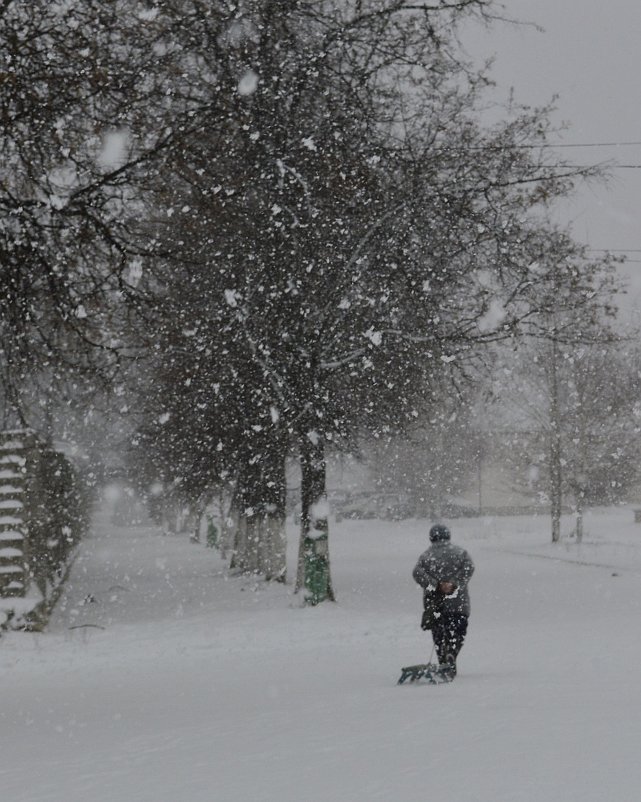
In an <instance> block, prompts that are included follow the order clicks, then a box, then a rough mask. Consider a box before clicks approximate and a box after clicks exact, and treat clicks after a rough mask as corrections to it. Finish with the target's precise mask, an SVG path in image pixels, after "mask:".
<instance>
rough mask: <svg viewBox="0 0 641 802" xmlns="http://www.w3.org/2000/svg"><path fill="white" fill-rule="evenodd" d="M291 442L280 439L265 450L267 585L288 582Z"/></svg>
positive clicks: (263, 548)
mask: <svg viewBox="0 0 641 802" xmlns="http://www.w3.org/2000/svg"><path fill="white" fill-rule="evenodd" d="M286 456H287V439H286V437H284V436H281V435H278V434H277V435H276V437H275V439H274V443H273V444H272V443H270V448H269V449H266V450H265V455H264V457H263V461H262V471H261V477H262V497H263V498H262V515H263V530H262V543H261V551H262V560H261V562H262V573H264V575H265V579H266V580H267V581H275V582H285V581H286V579H287V553H286V546H287V539H286V535H285V521H286V517H287V511H286V504H287V479H286V471H285V460H286Z"/></svg>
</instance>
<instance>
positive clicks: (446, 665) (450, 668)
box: [441, 654, 456, 679]
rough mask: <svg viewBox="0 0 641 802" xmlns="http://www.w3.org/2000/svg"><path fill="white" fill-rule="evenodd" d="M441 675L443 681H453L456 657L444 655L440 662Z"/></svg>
mask: <svg viewBox="0 0 641 802" xmlns="http://www.w3.org/2000/svg"><path fill="white" fill-rule="evenodd" d="M441 674H442V675H443V677H445V679H454V677H455V676H456V657H454V655H453V654H446V655H445V657H444V658H443V660H442V661H441Z"/></svg>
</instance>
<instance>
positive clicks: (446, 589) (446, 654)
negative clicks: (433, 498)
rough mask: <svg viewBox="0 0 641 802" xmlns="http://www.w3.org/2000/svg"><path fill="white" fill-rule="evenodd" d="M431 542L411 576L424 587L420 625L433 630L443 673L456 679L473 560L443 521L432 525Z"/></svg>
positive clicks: (465, 632)
mask: <svg viewBox="0 0 641 802" xmlns="http://www.w3.org/2000/svg"><path fill="white" fill-rule="evenodd" d="M430 544H431V545H430V547H429V548H428V549H427V550H426V551H424V552H423V553H422V554H421V556H420V557H419V558H418V562H417V563H416V566H415V567H414V570H413V572H412V576H413V577H414V579H415V581H416V582H418V584H419V585H420V586H421V587H422V588H423V607H424V610H425V612H424V613H423V619H422V624H421V626H422V628H423V629H425V630H428V629H430V630H431V631H432V638H433V640H434V646H435V647H436V654H437V656H438V662H439V666H440V668H441V672H442V674H443V675H444V676H445V677H447V678H448V679H454V677H455V676H456V658H457V657H458V654H459V652H460V651H461V648H462V646H463V642H464V641H465V636H466V634H467V623H468V619H469V617H470V594H469V592H468V589H467V585H468V582H469V580H470V577H471V576H472V574H473V573H474V563H473V562H472V558H471V557H470V555H469V554H468V553H467V551H465V549H463V548H461V547H460V546H456V545H454V544H453V543H451V542H450V530H449V529H448V528H447V526H444V525H443V524H435V525H434V526H433V527H432V528H431V529H430Z"/></svg>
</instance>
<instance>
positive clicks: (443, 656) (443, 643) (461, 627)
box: [432, 613, 467, 664]
mask: <svg viewBox="0 0 641 802" xmlns="http://www.w3.org/2000/svg"><path fill="white" fill-rule="evenodd" d="M466 634H467V616H466V615H461V614H460V613H449V614H447V613H443V615H442V616H441V618H440V619H439V621H438V623H436V624H434V626H433V627H432V638H433V639H434V646H436V654H437V655H438V661H439V663H441V664H445V663H451V662H454V664H456V658H457V657H458V653H459V652H460V651H461V648H462V646H463V642H464V641H465V635H466Z"/></svg>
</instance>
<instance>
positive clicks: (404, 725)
mask: <svg viewBox="0 0 641 802" xmlns="http://www.w3.org/2000/svg"><path fill="white" fill-rule="evenodd" d="M631 520H632V515H631V512H630V511H629V510H621V511H616V512H609V513H600V514H594V515H593V516H591V518H590V519H589V521H588V524H587V526H588V533H587V534H586V543H585V544H584V545H583V546H582V547H581V548H580V549H579V548H578V547H577V546H575V545H573V546H564V545H561V546H559V547H557V548H553V547H552V546H551V545H548V544H547V538H548V534H547V521H546V520H545V519H516V518H511V519H482V520H467V521H460V522H453V531H454V535H455V539H457V540H458V541H459V542H461V543H463V544H464V545H465V546H466V547H467V548H468V549H469V551H470V552H471V553H472V555H473V557H474V558H475V561H476V563H477V572H476V574H475V576H474V578H473V580H472V583H471V592H472V603H473V616H472V620H471V631H470V636H469V639H468V642H467V644H466V646H465V649H464V651H463V653H462V655H461V659H460V661H459V662H460V676H459V678H458V679H457V680H456V682H455V683H454V684H452V685H449V686H438V687H429V686H403V687H397V686H396V685H395V681H396V679H397V677H398V672H399V669H400V666H401V665H404V664H408V663H413V662H418V661H421V660H423V659H426V658H427V657H428V656H429V647H428V644H427V639H426V637H425V635H424V634H423V633H421V632H420V630H418V628H417V622H418V619H419V616H420V609H419V608H420V592H419V591H418V589H417V588H416V587H415V586H414V585H413V583H412V580H411V578H410V571H411V568H412V566H413V564H414V561H415V559H416V557H417V556H418V554H419V552H420V551H421V550H422V549H423V548H424V546H425V540H426V525H425V523H422V522H415V521H407V522H401V523H395V524H389V523H383V522H377V521H372V522H370V521H360V522H358V521H354V522H343V523H341V524H339V525H337V526H335V527H334V529H333V534H332V538H333V540H332V560H333V569H334V580H335V585H336V589H337V593H338V595H339V603H338V604H336V605H324V606H322V607H321V608H318V609H314V610H310V609H299V606H298V605H299V601H298V599H297V598H296V597H293V596H292V595H291V588H290V587H286V588H282V587H277V588H269V587H265V586H264V585H256V584H255V583H253V582H251V581H246V580H240V579H230V580H228V579H226V578H225V575H224V572H223V566H222V563H221V562H220V561H219V560H218V558H217V557H216V555H215V554H213V553H211V552H210V551H208V550H207V549H205V548H204V547H203V546H194V545H190V544H189V543H187V542H185V541H184V540H182V539H177V538H169V537H162V536H160V535H159V534H158V533H157V532H156V531H155V530H153V529H146V528H142V527H139V528H134V529H122V528H115V527H113V526H111V525H110V524H109V521H108V519H107V518H106V517H102V518H100V517H99V518H98V519H97V521H96V525H95V528H94V531H93V534H92V537H91V538H89V539H88V540H87V541H86V542H85V543H84V545H83V547H82V551H81V554H80V556H79V559H78V561H77V563H76V565H75V566H74V570H73V574H72V577H71V580H70V583H69V585H68V587H67V589H66V593H65V596H64V598H63V600H62V603H61V605H60V606H59V608H58V610H57V612H56V614H55V616H54V619H53V621H52V624H51V627H50V630H49V631H48V632H47V633H45V634H41V635H31V634H27V635H25V634H19V633H15V634H11V635H9V636H5V637H3V638H2V640H1V641H0V670H1V671H2V677H3V682H4V694H3V704H2V711H1V712H0V737H1V739H2V741H1V742H2V758H3V759H2V763H1V765H0V787H1V788H2V792H3V794H2V798H3V799H7V800H12V802H114V801H116V802H120V801H121V800H123V801H124V800H127V802H147V801H149V802H151V801H152V800H153V802H169V800H176V801H177V802H178V801H180V802H320V800H324V802H369V801H370V800H381V801H383V802H391V801H392V800H399V802H419V800H421V802H422V800H424V799H426V798H434V799H438V800H439V802H508V801H509V802H547V800H551V799H554V800H559V802H575V801H576V802H579V801H580V802H597V801H598V802H603V801H604V800H606V799H617V801H618V802H628V801H629V802H636V800H638V799H639V798H640V797H641V792H640V790H639V789H641V768H640V764H639V760H638V753H639V750H640V748H641V720H640V719H641V717H640V715H639V713H640V711H641V683H640V682H639V677H638V666H639V664H640V663H641V644H640V643H639V638H638V634H637V633H638V621H639V617H640V613H641V581H640V579H641V526H638V525H637V527H635V525H634V524H632V523H631ZM292 534H293V533H292ZM294 539H295V538H294V537H292V538H291V540H292V541H294ZM637 541H638V542H637ZM294 556H295V555H294V550H293V548H292V549H291V554H290V558H291V562H290V565H291V566H292V568H293V562H294ZM541 558H545V559H541ZM575 563H576V564H575ZM613 574H616V575H614V576H613Z"/></svg>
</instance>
